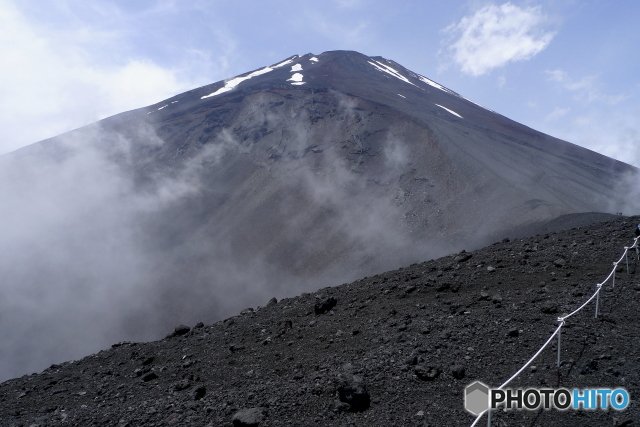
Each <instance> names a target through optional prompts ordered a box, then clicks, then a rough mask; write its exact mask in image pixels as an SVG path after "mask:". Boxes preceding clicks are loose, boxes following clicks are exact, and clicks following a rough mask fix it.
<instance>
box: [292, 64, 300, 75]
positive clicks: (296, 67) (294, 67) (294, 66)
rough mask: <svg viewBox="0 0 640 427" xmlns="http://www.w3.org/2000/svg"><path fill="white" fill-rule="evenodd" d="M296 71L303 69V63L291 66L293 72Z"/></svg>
mask: <svg viewBox="0 0 640 427" xmlns="http://www.w3.org/2000/svg"><path fill="white" fill-rule="evenodd" d="M294 71H302V65H301V64H296V65H293V66H292V67H291V72H292V73H293V72H294Z"/></svg>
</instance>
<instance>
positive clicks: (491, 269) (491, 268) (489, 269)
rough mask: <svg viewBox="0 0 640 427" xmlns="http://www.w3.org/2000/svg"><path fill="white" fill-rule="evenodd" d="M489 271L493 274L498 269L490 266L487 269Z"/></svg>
mask: <svg viewBox="0 0 640 427" xmlns="http://www.w3.org/2000/svg"><path fill="white" fill-rule="evenodd" d="M487 271H488V272H489V273H493V272H494V271H496V269H495V267H491V266H489V267H487Z"/></svg>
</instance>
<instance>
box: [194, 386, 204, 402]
mask: <svg viewBox="0 0 640 427" xmlns="http://www.w3.org/2000/svg"><path fill="white" fill-rule="evenodd" d="M206 394H207V388H206V387H205V386H203V385H201V386H198V387H196V388H195V390H193V393H192V394H191V395H192V396H193V400H200V399H202V398H203V397H204V396H205V395H206Z"/></svg>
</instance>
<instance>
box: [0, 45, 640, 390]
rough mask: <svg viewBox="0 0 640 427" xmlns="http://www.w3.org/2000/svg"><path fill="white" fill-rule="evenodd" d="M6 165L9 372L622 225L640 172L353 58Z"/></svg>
mask: <svg viewBox="0 0 640 427" xmlns="http://www.w3.org/2000/svg"><path fill="white" fill-rule="evenodd" d="M0 164H1V165H2V168H0V175H1V176H0V178H2V179H1V180H0V181H1V182H3V183H4V184H3V185H2V186H1V187H0V196H1V197H2V200H3V201H6V203H5V204H4V206H3V207H0V210H2V214H3V217H4V218H6V220H5V221H4V222H3V225H2V228H1V230H0V233H1V235H0V242H1V243H0V245H2V246H0V250H1V252H2V253H5V254H7V255H6V256H5V257H3V258H2V259H1V260H0V272H1V273H2V276H3V278H5V282H4V283H3V285H2V287H1V288H0V292H2V295H0V296H1V297H2V298H0V322H1V323H2V324H11V325H12V327H11V328H5V329H3V330H2V331H1V332H0V340H1V341H2V342H5V343H9V344H8V345H6V346H3V347H2V348H0V363H1V365H2V366H0V372H7V373H8V374H4V375H5V377H6V376H7V375H18V374H19V373H22V372H27V371H30V370H34V369H39V368H41V367H43V366H46V365H48V364H50V363H51V362H52V361H56V360H57V361H59V360H65V359H69V358H76V357H79V356H81V355H83V354H87V352H89V351H97V350H98V349H99V348H102V347H103V346H105V345H108V343H110V342H113V341H119V340H123V339H131V340H137V341H139V340H145V339H153V338H157V337H158V333H159V331H162V330H166V329H167V328H168V327H169V325H172V324H175V323H176V322H185V323H193V322H195V321H196V319H201V320H204V321H207V322H212V321H214V320H217V319H220V318H222V317H224V316H228V315H230V314H232V313H234V312H236V311H237V310H239V309H240V308H242V307H244V306H246V305H255V304H257V303H258V302H259V301H264V300H265V299H268V298H270V297H271V296H274V295H275V296H277V297H282V296H287V295H294V294H297V293H299V292H301V291H304V290H315V289H318V288H320V287H322V286H327V285H335V284H337V283H342V282H346V281H350V280H354V279H356V278H358V277H362V276H365V275H372V274H375V273H379V272H381V271H385V270H388V269H391V268H396V267H399V266H402V265H407V264H410V263H412V262H417V261H422V260H425V259H429V258H433V257H437V256H442V255H444V254H448V253H452V252H456V251H459V250H461V249H463V248H464V249H467V250H469V249H474V248H478V247H480V246H482V245H483V244H486V243H487V242H490V241H494V240H496V239H499V238H501V237H503V236H505V235H507V234H509V235H514V230H516V231H517V230H524V229H527V230H529V231H534V230H535V228H536V227H537V226H538V225H540V224H544V223H545V222H547V221H549V220H552V219H554V218H557V217H559V216H561V215H563V214H570V213H576V212H591V211H599V212H617V211H620V210H622V208H621V206H622V203H623V198H624V196H625V194H626V192H627V189H626V188H625V182H626V181H625V180H626V178H627V177H628V176H630V175H633V174H637V170H636V169H635V168H633V167H631V166H629V165H626V164H624V163H621V162H617V161H615V160H612V159H609V158H606V157H604V156H601V155H599V154H596V153H594V152H591V151H589V150H585V149H582V148H580V147H577V146H575V145H572V144H570V143H567V142H564V141H560V140H557V139H555V138H552V137H549V136H547V135H544V134H541V133H539V132H536V131H534V130H532V129H529V128H527V127H525V126H522V125H520V124H518V123H515V122H513V121H511V120H509V119H507V118H506V117H504V116H501V115H499V114H496V113H494V112H492V111H489V110H487V109H485V108H483V107H481V106H478V105H476V104H474V103H472V102H470V101H468V100H466V99H465V98H463V97H461V96H459V95H458V94H456V93H455V92H453V91H451V90H449V89H446V88H443V87H442V86H440V85H438V84H437V83H435V82H432V81H431V80H429V79H426V78H424V77H422V76H420V75H418V74H415V73H413V72H411V71H409V70H407V69H405V68H403V67H402V66H400V65H399V64H396V63H395V62H393V61H390V60H386V59H383V58H380V57H367V56H365V55H362V54H359V53H357V52H344V51H338V52H326V53H323V54H321V55H318V56H317V57H316V56H313V55H305V56H300V57H299V56H294V57H291V58H289V59H287V60H285V61H283V62H281V63H279V64H276V65H273V66H270V67H265V68H262V69H259V70H256V71H253V72H251V73H247V74H245V75H242V76H239V77H236V78H234V79H231V80H228V81H224V82H218V83H215V84H212V85H209V86H205V87H202V88H198V89H195V90H192V91H189V92H186V93H184V94H180V95H177V96H175V97H173V98H171V99H168V100H166V101H163V102H162V103H159V104H157V105H154V106H151V107H148V108H143V109H139V110H135V111H131V112H126V113H123V114H120V115H118V116H114V117H112V118H109V119H105V120H103V121H101V122H98V123H96V124H94V125H91V126H87V127H85V128H82V129H78V130H76V131H73V132H70V133H68V134H65V135H62V136H60V137H56V138H53V139H51V140H47V141H43V142H41V143H38V144H34V145H33V146H30V147H27V148H25V149H22V150H19V151H17V152H15V153H12V154H10V155H7V156H2V157H0ZM25 336H29V337H30V339H29V340H28V342H27V341H25V339H24V337H25ZM25 355H27V356H25ZM0 375H3V374H0ZM0 378H1V376H0Z"/></svg>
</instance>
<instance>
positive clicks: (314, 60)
mask: <svg viewBox="0 0 640 427" xmlns="http://www.w3.org/2000/svg"><path fill="white" fill-rule="evenodd" d="M309 61H311V62H318V61H319V59H318V58H316V57H315V56H314V57H312V58H309Z"/></svg>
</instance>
